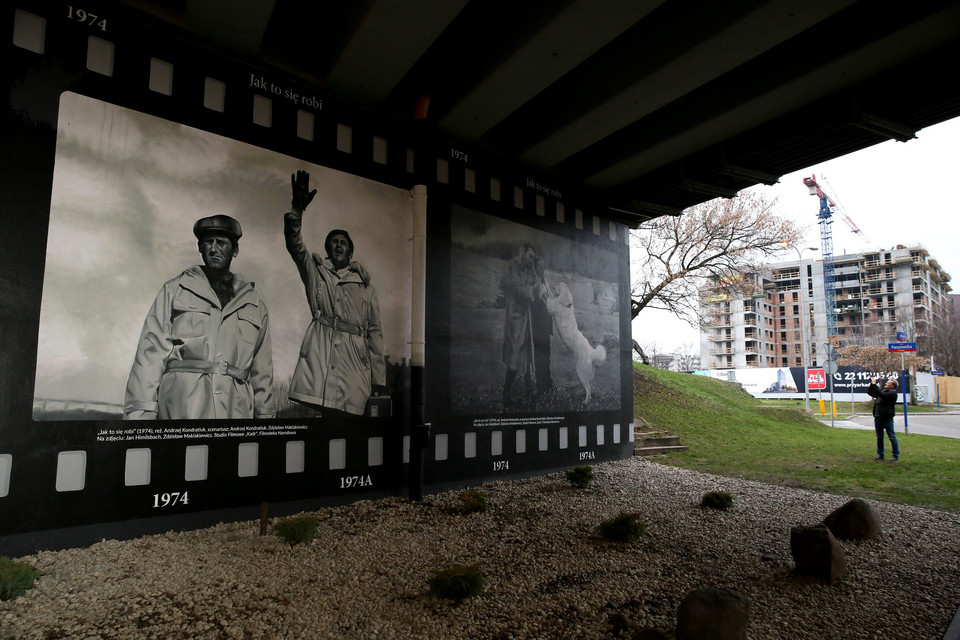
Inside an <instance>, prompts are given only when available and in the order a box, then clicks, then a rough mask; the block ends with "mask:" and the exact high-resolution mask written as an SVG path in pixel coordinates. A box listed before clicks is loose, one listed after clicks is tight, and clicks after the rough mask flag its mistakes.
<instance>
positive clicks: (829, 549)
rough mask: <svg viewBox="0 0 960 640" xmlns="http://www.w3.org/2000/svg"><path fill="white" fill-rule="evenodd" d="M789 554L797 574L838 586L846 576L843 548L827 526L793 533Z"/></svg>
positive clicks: (800, 529) (803, 529) (798, 530)
mask: <svg viewBox="0 0 960 640" xmlns="http://www.w3.org/2000/svg"><path fill="white" fill-rule="evenodd" d="M790 553H792V554H793V561H794V563H795V564H796V566H797V573H801V574H803V575H807V576H813V577H814V578H820V579H821V580H826V581H827V582H829V583H830V584H833V583H834V582H836V581H837V580H838V579H839V578H840V577H841V576H844V575H846V573H847V557H846V555H845V554H844V553H843V547H841V546H840V542H839V541H837V539H836V538H835V537H833V534H832V533H830V529H827V527H826V526H824V525H822V524H821V525H817V526H815V527H793V528H792V529H790Z"/></svg>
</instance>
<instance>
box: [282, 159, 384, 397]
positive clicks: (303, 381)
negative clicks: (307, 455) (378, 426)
mask: <svg viewBox="0 0 960 640" xmlns="http://www.w3.org/2000/svg"><path fill="white" fill-rule="evenodd" d="M290 182H291V187H292V189H293V203H292V205H291V210H290V211H289V212H288V213H286V214H285V215H284V218H283V233H284V236H285V238H286V243H287V251H289V252H290V256H291V257H292V258H293V261H294V262H295V263H296V265H297V269H298V270H299V272H300V279H301V280H302V281H303V285H304V288H305V290H306V294H307V304H309V305H310V314H311V316H312V318H313V320H312V321H311V322H310V326H308V327H307V331H306V333H305V334H304V336H303V343H302V345H301V346H300V359H299V360H298V361H297V367H296V370H295V371H294V372H293V379H292V380H291V382H290V399H291V400H295V401H297V402H299V403H301V404H305V405H307V406H311V407H314V408H319V407H324V408H326V409H334V410H337V411H343V412H346V413H350V414H354V415H362V414H363V413H364V409H365V407H366V404H367V400H368V399H369V398H370V396H371V395H380V394H381V393H383V391H384V390H385V385H386V375H387V373H386V362H385V361H384V358H383V332H382V330H381V327H380V302H379V300H378V299H377V292H376V289H374V288H373V286H372V285H371V284H370V274H369V273H367V270H366V269H365V268H364V267H363V265H362V264H360V263H359V262H357V261H355V260H354V259H353V240H352V239H351V238H350V234H348V233H347V232H346V231H344V230H343V229H334V230H333V231H330V232H329V233H328V234H327V238H326V241H325V242H324V248H325V249H326V254H327V255H326V257H323V256H321V255H320V254H318V253H314V254H312V255H311V254H310V253H309V252H308V251H307V248H306V247H305V246H304V244H303V238H302V237H301V235H300V229H301V225H302V221H303V213H304V210H305V209H306V208H307V205H309V204H310V201H311V200H313V196H314V195H316V193H317V190H316V189H314V190H313V191H310V186H309V182H310V174H309V173H307V172H305V171H297V173H296V174H295V175H291V176H290Z"/></svg>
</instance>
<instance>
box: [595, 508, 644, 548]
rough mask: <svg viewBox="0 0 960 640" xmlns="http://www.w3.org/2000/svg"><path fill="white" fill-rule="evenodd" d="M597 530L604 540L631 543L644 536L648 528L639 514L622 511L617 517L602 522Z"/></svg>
mask: <svg viewBox="0 0 960 640" xmlns="http://www.w3.org/2000/svg"><path fill="white" fill-rule="evenodd" d="M597 529H598V531H599V533H600V537H601V538H603V539H604V540H608V541H610V542H630V541H631V540H636V539H637V538H639V537H640V536H642V535H643V533H644V531H646V529H647V527H646V525H645V524H644V523H643V522H641V521H640V514H639V513H626V512H625V511H621V512H620V513H618V514H617V515H616V517H613V518H610V519H609V520H604V521H603V522H601V523H600V526H599V527H597Z"/></svg>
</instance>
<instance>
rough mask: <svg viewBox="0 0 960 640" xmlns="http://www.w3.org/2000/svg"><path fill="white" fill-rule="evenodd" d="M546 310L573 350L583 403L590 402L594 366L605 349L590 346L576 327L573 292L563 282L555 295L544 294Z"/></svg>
mask: <svg viewBox="0 0 960 640" xmlns="http://www.w3.org/2000/svg"><path fill="white" fill-rule="evenodd" d="M544 302H545V303H546V306H547V311H548V312H549V313H550V315H551V316H553V322H554V324H555V325H556V327H557V333H558V334H560V339H561V340H563V344H565V345H567V347H568V348H569V349H570V350H571V351H573V353H574V355H575V356H576V358H577V377H578V378H580V383H581V384H582V385H583V388H584V390H585V391H586V392H587V396H586V398H584V400H583V402H584V404H586V403H588V402H590V389H591V386H592V385H593V375H594V373H595V369H594V367H596V366H598V365H601V364H603V363H604V362H606V360H607V350H606V349H605V348H604V347H603V345H602V344H598V345H597V346H596V347H591V346H590V343H589V342H588V341H587V338H586V337H585V336H584V335H583V333H582V332H581V331H580V329H579V328H578V327H577V319H576V317H575V316H574V315H573V294H571V293H570V287H568V286H567V284H566V283H565V282H561V283H560V284H558V285H557V287H556V293H555V295H550V294H549V293H548V294H547V295H546V298H545V300H544Z"/></svg>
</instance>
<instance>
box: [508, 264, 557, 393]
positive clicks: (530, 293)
mask: <svg viewBox="0 0 960 640" xmlns="http://www.w3.org/2000/svg"><path fill="white" fill-rule="evenodd" d="M539 283H540V276H539V275H538V274H537V272H536V270H535V269H534V267H533V265H531V266H529V267H524V266H523V264H522V263H521V261H520V258H513V259H512V260H510V262H509V263H508V264H507V268H506V270H505V271H504V272H503V277H502V278H501V280H500V290H501V292H502V293H503V300H504V323H503V351H502V353H501V357H502V360H503V363H504V364H505V365H507V368H508V369H511V370H513V371H517V372H519V373H520V374H521V375H522V374H524V373H526V372H527V371H528V370H530V369H532V368H533V355H534V354H533V330H534V327H533V318H532V314H533V303H534V301H535V300H537V297H538V292H539V287H538V286H537V285H538V284H539ZM548 336H549V334H548Z"/></svg>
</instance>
